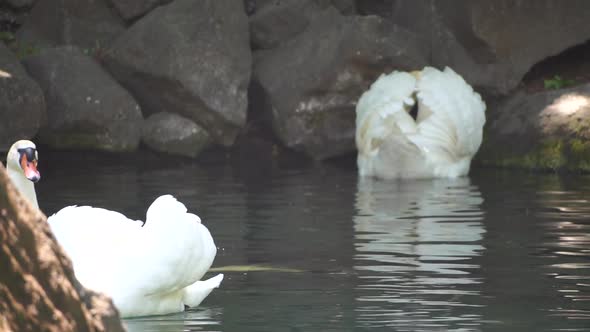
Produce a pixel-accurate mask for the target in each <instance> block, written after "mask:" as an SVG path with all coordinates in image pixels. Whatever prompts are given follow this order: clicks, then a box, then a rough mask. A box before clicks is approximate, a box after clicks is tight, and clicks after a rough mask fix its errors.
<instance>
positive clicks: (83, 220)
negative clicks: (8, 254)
mask: <svg viewBox="0 0 590 332" xmlns="http://www.w3.org/2000/svg"><path fill="white" fill-rule="evenodd" d="M23 146H24V147H25V148H23ZM27 148H31V149H35V145H34V144H33V143H32V142H29V141H19V142H17V143H15V144H14V145H13V148H11V150H10V151H9V154H8V158H7V170H8V174H9V176H10V177H11V179H12V180H13V182H14V183H15V185H16V186H17V187H18V189H19V190H20V192H21V193H22V194H23V195H25V196H27V198H29V200H30V201H31V203H32V204H34V205H36V206H37V199H36V195H35V191H34V184H33V182H31V181H30V179H29V177H28V176H26V172H23V170H24V169H23V167H22V164H23V163H20V162H18V160H19V159H22V157H20V153H19V152H18V151H19V150H20V151H23V149H27ZM35 151H36V150H35ZM25 159H26V158H25ZM34 166H35V168H36V163H35V165H34ZM35 172H36V169H35ZM31 174H34V172H33V173H31ZM36 175H37V179H38V177H39V176H38V172H37V173H36ZM31 189H32V190H31ZM31 193H32V195H31ZM37 207H38V206H37ZM48 222H49V224H50V227H51V230H52V232H53V233H54V235H55V237H56V239H57V240H58V242H59V243H60V245H61V246H62V247H63V248H64V250H65V252H66V253H67V254H68V256H70V258H71V260H72V262H73V267H74V272H75V274H76V278H77V279H78V280H79V281H80V282H81V283H82V285H84V286H85V287H87V288H89V289H92V290H95V291H98V292H103V293H105V294H107V295H109V296H110V297H111V298H112V299H113V302H114V303H115V306H116V307H117V309H119V312H120V313H121V316H123V317H133V316H147V315H157V314H167V313H173V312H180V311H183V310H184V308H185V305H186V306H189V307H195V306H198V305H199V304H200V303H201V301H203V299H205V297H207V296H208V295H209V293H210V292H211V291H212V290H213V289H214V288H217V287H219V285H220V283H221V281H222V280H223V275H222V274H219V275H217V276H215V277H213V278H211V279H208V280H204V281H201V280H200V279H201V278H202V277H203V275H204V274H205V272H207V270H208V269H209V268H210V267H211V264H212V263H213V259H214V258H215V255H216V253H217V248H216V246H215V243H214V242H213V238H212V237H211V234H210V233H209V230H208V229H207V228H206V227H205V226H204V225H203V224H202V223H201V219H200V218H199V217H198V216H197V215H195V214H192V213H188V212H187V209H186V207H185V206H184V205H183V204H182V203H180V202H179V201H177V200H176V199H175V198H174V197H173V196H171V195H163V196H160V197H158V198H157V199H156V200H155V201H154V202H153V203H152V204H151V206H150V207H149V208H148V210H147V214H146V221H145V223H144V222H142V221H139V220H131V219H128V218H127V217H125V216H124V215H123V214H121V213H118V212H115V211H109V210H106V209H102V208H95V207H90V206H68V207H65V208H63V209H61V210H60V211H58V212H57V213H55V214H54V215H52V216H50V217H49V218H48Z"/></svg>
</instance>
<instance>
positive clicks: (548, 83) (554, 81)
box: [543, 75, 576, 90]
mask: <svg viewBox="0 0 590 332" xmlns="http://www.w3.org/2000/svg"><path fill="white" fill-rule="evenodd" d="M543 83H544V86H545V89H548V90H549V89H554V90H558V89H563V88H566V87H568V86H572V85H574V84H576V81H574V80H568V79H565V78H562V77H561V76H559V75H555V76H553V78H549V79H546V80H544V81H543Z"/></svg>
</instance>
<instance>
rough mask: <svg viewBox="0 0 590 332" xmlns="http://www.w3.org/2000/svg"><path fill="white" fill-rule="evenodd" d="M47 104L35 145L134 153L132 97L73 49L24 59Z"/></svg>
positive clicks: (136, 111) (137, 125)
mask: <svg viewBox="0 0 590 332" xmlns="http://www.w3.org/2000/svg"><path fill="white" fill-rule="evenodd" d="M24 64H25V67H26V68H27V70H28V71H29V73H30V74H31V76H32V77H33V78H35V79H36V80H37V82H38V83H39V84H40V85H41V88H42V89H43V91H44V93H45V100H46V102H47V118H48V123H47V126H46V127H43V128H41V130H40V135H39V139H40V141H41V142H42V143H45V144H48V145H50V146H52V147H54V148H58V149H63V148H81V149H96V150H105V151H129V150H135V149H136V148H137V147H138V145H139V140H140V137H141V124H142V121H143V117H142V115H141V110H140V108H139V106H138V105H137V103H136V102H135V100H134V99H133V97H131V95H129V93H128V92H127V91H126V90H125V89H123V88H122V87H121V86H120V85H119V84H118V83H117V82H115V81H114V80H113V78H112V77H111V76H110V75H109V74H107V73H106V72H105V71H104V70H103V69H102V67H101V66H100V65H99V64H98V63H96V62H95V61H94V59H92V58H91V57H90V56H87V55H85V54H83V53H82V52H81V51H80V50H79V49H77V48H73V47H60V48H53V49H47V50H44V51H42V52H41V53H40V54H39V55H36V56H31V57H28V58H26V59H24Z"/></svg>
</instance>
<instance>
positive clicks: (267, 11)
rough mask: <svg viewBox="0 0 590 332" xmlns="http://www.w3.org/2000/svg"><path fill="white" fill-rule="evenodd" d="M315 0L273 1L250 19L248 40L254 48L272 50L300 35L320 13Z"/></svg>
mask: <svg viewBox="0 0 590 332" xmlns="http://www.w3.org/2000/svg"><path fill="white" fill-rule="evenodd" d="M320 9H321V8H320V6H319V5H318V3H317V1H315V0H286V1H274V2H270V3H268V4H267V5H265V6H263V7H261V8H260V9H258V10H257V11H256V13H255V14H254V15H252V16H251V17H250V39H251V42H252V46H253V47H254V48H262V49H267V48H274V47H276V46H278V45H279V44H280V43H282V42H285V41H288V40H290V39H292V38H293V37H295V36H296V35H298V34H299V33H301V32H302V31H303V30H305V28H307V26H308V25H309V22H310V21H311V18H312V17H313V16H314V15H315V14H316V13H318V11H320Z"/></svg>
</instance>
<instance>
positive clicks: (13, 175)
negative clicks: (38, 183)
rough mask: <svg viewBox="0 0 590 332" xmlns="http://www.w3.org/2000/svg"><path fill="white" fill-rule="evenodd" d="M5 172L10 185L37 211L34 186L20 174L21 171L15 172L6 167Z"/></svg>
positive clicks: (37, 205)
mask: <svg viewBox="0 0 590 332" xmlns="http://www.w3.org/2000/svg"><path fill="white" fill-rule="evenodd" d="M6 171H7V173H8V177H9V178H10V179H11V180H12V183H13V184H14V186H15V187H16V189H17V190H18V191H19V192H20V194H21V195H23V196H24V197H25V198H26V199H27V200H28V201H29V202H30V203H31V204H32V205H33V206H34V207H35V208H37V209H39V203H38V202H37V194H36V193H35V184H34V183H33V182H31V181H30V180H29V179H27V178H26V177H25V176H24V175H23V174H22V171H15V170H14V169H12V168H11V167H7V169H6Z"/></svg>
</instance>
